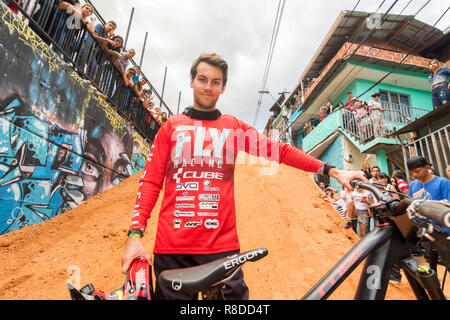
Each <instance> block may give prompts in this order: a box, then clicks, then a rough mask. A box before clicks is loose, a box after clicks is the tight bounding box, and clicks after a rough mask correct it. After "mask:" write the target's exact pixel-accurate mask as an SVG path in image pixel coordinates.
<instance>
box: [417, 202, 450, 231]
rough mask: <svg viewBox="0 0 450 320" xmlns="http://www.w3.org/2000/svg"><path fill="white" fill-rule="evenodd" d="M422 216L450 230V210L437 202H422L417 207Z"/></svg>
mask: <svg viewBox="0 0 450 320" xmlns="http://www.w3.org/2000/svg"><path fill="white" fill-rule="evenodd" d="M417 211H418V212H419V214H420V215H422V216H424V217H427V218H428V219H431V220H434V221H436V222H437V223H439V224H440V225H443V226H445V227H447V228H450V208H449V207H447V206H446V205H444V204H440V203H435V202H425V201H424V202H422V203H420V204H419V205H418V206H417Z"/></svg>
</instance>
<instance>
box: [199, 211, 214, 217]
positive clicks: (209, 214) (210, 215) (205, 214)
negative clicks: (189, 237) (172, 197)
mask: <svg viewBox="0 0 450 320" xmlns="http://www.w3.org/2000/svg"><path fill="white" fill-rule="evenodd" d="M197 215H198V216H199V217H217V216H218V215H219V213H218V212H197Z"/></svg>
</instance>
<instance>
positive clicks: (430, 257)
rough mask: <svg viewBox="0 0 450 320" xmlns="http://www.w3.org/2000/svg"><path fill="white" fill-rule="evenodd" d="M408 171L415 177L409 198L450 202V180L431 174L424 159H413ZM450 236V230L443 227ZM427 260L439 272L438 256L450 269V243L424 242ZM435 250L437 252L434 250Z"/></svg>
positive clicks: (410, 160)
mask: <svg viewBox="0 0 450 320" xmlns="http://www.w3.org/2000/svg"><path fill="white" fill-rule="evenodd" d="M406 164H407V166H408V170H409V171H410V172H411V175H412V176H413V177H414V179H416V180H414V181H413V182H411V184H410V186H409V194H408V195H409V196H410V197H412V198H415V199H428V200H437V201H439V200H450V180H449V179H447V178H442V177H439V176H435V175H434V174H433V173H430V172H431V170H429V169H430V167H431V165H430V164H429V163H428V161H427V160H426V159H425V158H424V157H419V156H417V157H412V158H411V159H409V160H408V161H407V162H406ZM441 227H442V228H443V229H444V230H445V231H447V232H448V233H449V234H450V229H449V228H446V227H444V226H441ZM423 247H424V249H425V258H426V259H427V261H428V262H429V264H430V267H431V268H432V269H433V270H435V271H437V269H436V268H437V262H438V254H437V252H439V255H440V256H441V257H443V261H444V264H446V265H447V267H449V268H450V241H449V240H445V241H439V242H437V243H430V242H424V243H423ZM432 248H435V249H436V250H437V251H436V250H433V249H432Z"/></svg>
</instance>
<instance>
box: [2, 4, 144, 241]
mask: <svg viewBox="0 0 450 320" xmlns="http://www.w3.org/2000/svg"><path fill="white" fill-rule="evenodd" d="M0 17H1V19H2V21H0V56H1V57H2V58H1V59H0V70H1V73H0V234H5V233H8V232H11V231H13V230H17V229H21V228H23V227H25V226H28V225H33V224H36V223H40V222H42V221H45V220H48V219H51V218H53V217H55V216H57V215H59V214H61V213H63V212H65V211H67V210H69V209H72V208H74V207H76V206H77V205H79V204H80V203H82V202H83V201H85V200H86V199H89V198H91V197H93V196H94V195H95V194H97V193H99V192H103V191H105V190H107V189H109V188H111V187H112V186H113V185H115V184H117V183H120V182H121V181H122V180H123V179H125V178H127V177H129V176H130V175H132V174H133V173H136V172H137V171H139V170H141V169H142V168H143V167H144V165H145V162H146V157H147V153H148V150H149V147H150V146H149V143H148V142H147V141H146V140H145V139H144V138H143V137H142V136H141V135H140V134H139V133H138V132H136V131H135V129H134V127H133V126H132V125H131V124H129V123H128V122H127V121H126V120H125V119H123V118H122V117H121V116H120V115H119V114H118V113H117V112H116V111H115V109H114V108H113V107H112V106H111V105H110V104H108V103H107V102H106V101H105V100H103V99H102V98H101V97H100V96H99V95H98V94H97V92H96V91H94V90H93V89H91V88H90V87H89V86H87V85H86V84H85V83H84V81H83V80H82V79H81V78H80V77H79V76H78V74H77V73H76V72H75V71H74V70H73V69H72V68H70V66H69V65H67V64H66V63H64V62H63V61H62V60H61V59H60V58H59V56H58V55H57V54H56V53H55V52H53V51H52V50H51V49H50V48H49V46H48V45H47V44H46V43H45V42H43V41H42V40H41V39H40V38H39V37H37V36H36V34H35V33H34V32H33V31H32V30H31V29H30V28H28V26H27V25H26V24H24V23H23V21H21V20H18V19H17V18H16V16H15V15H13V14H12V13H11V12H10V11H9V12H8V11H7V9H5V7H4V6H3V5H2V3H0Z"/></svg>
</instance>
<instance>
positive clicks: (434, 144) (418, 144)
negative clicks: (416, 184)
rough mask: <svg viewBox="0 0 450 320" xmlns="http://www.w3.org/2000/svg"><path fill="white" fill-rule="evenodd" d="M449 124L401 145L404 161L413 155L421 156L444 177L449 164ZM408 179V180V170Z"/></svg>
mask: <svg viewBox="0 0 450 320" xmlns="http://www.w3.org/2000/svg"><path fill="white" fill-rule="evenodd" d="M449 131H450V125H447V126H445V127H443V128H441V129H439V130H436V131H434V132H432V133H430V134H428V135H426V136H424V137H421V138H418V139H416V140H413V141H410V142H408V143H407V144H406V145H404V146H403V160H404V162H405V168H406V167H407V166H406V161H407V160H408V159H409V158H411V157H413V156H422V157H424V158H425V159H427V160H428V162H429V163H431V164H432V165H433V168H434V169H435V170H437V171H438V173H439V175H440V176H443V177H446V172H445V170H446V167H447V166H448V165H450V133H449ZM406 171H407V173H408V181H409V180H410V177H409V172H408V170H406Z"/></svg>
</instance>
